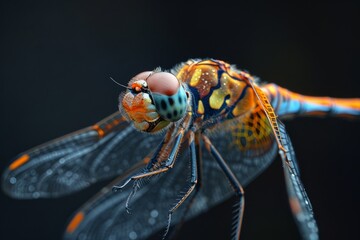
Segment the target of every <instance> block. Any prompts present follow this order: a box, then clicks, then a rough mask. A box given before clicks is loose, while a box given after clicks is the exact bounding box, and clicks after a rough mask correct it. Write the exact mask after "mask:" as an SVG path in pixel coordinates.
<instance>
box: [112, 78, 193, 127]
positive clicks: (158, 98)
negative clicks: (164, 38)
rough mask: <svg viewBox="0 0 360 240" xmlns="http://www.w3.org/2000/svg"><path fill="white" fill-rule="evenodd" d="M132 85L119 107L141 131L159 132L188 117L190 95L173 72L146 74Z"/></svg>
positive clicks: (121, 98)
mask: <svg viewBox="0 0 360 240" xmlns="http://www.w3.org/2000/svg"><path fill="white" fill-rule="evenodd" d="M128 85H129V89H128V91H127V92H126V93H125V94H122V95H120V105H119V108H120V111H121V112H123V113H124V116H125V117H126V118H127V119H128V120H129V121H132V122H133V123H134V126H135V128H137V129H138V130H140V131H144V132H157V131H159V130H161V129H164V128H165V127H166V126H168V125H169V124H170V122H175V121H178V120H180V119H181V118H183V117H184V116H185V113H186V110H187V106H188V104H187V103H188V98H189V96H190V95H189V94H187V93H186V92H185V89H184V86H183V85H182V84H181V83H180V81H179V80H178V79H177V78H176V77H175V76H174V75H172V74H171V73H167V72H160V71H154V72H152V71H146V72H142V73H140V74H138V75H136V76H135V77H134V78H133V79H132V80H130V82H129V84H128Z"/></svg>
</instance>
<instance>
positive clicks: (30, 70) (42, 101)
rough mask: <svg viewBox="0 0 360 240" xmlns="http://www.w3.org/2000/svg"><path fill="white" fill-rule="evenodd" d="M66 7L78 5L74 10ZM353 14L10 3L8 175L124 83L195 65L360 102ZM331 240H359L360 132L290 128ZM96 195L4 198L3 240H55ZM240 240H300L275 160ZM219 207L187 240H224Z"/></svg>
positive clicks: (269, 7) (318, 123)
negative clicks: (220, 63)
mask: <svg viewBox="0 0 360 240" xmlns="http://www.w3.org/2000/svg"><path fill="white" fill-rule="evenodd" d="M69 2H71V1H69ZM355 2H356V1H352V2H351V1H345V2H342V3H340V2H338V3H313V2H312V1H293V2H290V3H277V2H273V1H264V2H259V1H247V2H244V1H241V2H240V1H236V2H228V1H218V2H213V3H212V2H195V1H193V2H184V1H177V2H176V3H175V1H163V2H160V1H156V2H155V1H120V0H118V1H101V3H100V1H99V3H94V2H90V1H76V2H75V3H74V2H71V3H66V2H65V1H23V2H20V1H7V2H4V1H2V2H1V5H0V51H1V52H0V81H1V82H0V83H1V88H0V109H1V118H0V121H1V124H0V129H1V134H0V139H1V145H0V169H4V168H5V167H6V166H7V164H8V163H9V161H10V160H11V159H12V157H14V156H15V155H16V154H18V153H19V152H22V151H24V150H26V149H28V148H30V147H33V146H35V145H38V144H40V143H43V142H45V141H47V140H50V139H52V138H55V137H58V136H61V135H64V134H65V133H68V132H71V131H74V130H77V129H80V128H83V127H85V126H88V125H91V124H93V123H95V122H97V121H98V120H100V119H102V118H103V117H105V116H107V115H109V114H111V113H112V112H114V111H116V109H117V104H118V103H117V98H118V94H119V91H120V89H119V87H118V86H116V85H115V84H114V83H113V82H111V81H110V80H109V76H112V77H113V78H115V79H116V80H118V81H119V82H121V83H124V84H125V83H126V82H127V81H128V80H129V79H130V77H132V76H133V75H135V74H136V73H138V72H140V71H143V70H152V69H154V68H155V67H157V66H162V67H163V68H166V69H168V68H171V67H172V66H174V65H175V64H177V63H179V62H181V61H185V60H187V59H188V58H192V57H197V58H199V57H201V58H204V57H212V58H217V59H222V60H225V61H228V62H230V63H234V64H237V66H238V67H240V68H242V69H247V70H249V71H250V72H251V73H253V74H255V75H257V76H259V77H261V78H262V79H263V80H265V81H268V82H275V83H277V84H278V85H280V86H283V87H286V88H289V89H291V90H293V91H297V92H301V93H303V94H307V95H330V96H334V97H360V91H359V89H360V88H359V87H360V83H359V82H360V78H359V71H358V68H359V67H358V66H359V64H358V62H356V61H357V60H358V58H359V51H358V44H359V39H358V38H357V37H356V34H357V33H358V31H359V29H360V25H359V24H358V22H359V12H360V11H359V6H358V4H356V3H355ZM286 125H287V129H288V131H289V133H290V135H291V137H292V141H293V144H294V146H295V150H296V153H297V157H298V159H299V164H300V167H301V172H302V180H303V182H304V184H305V186H306V189H307V192H308V194H309V196H310V199H311V200H312V204H313V207H314V211H315V215H316V218H317V220H318V224H319V228H320V234H321V237H322V239H354V238H358V237H359V235H358V227H359V218H358V216H359V202H360V197H359V194H358V191H359V182H360V181H359V174H358V171H359V160H360V153H359V143H360V141H359V134H360V124H359V122H356V121H347V120H339V119H309V118H299V119H296V120H292V121H287V122H286ZM100 186H101V184H99V185H98V186H95V187H93V188H91V189H89V190H85V191H83V192H80V193H78V194H75V195H72V196H69V197H64V198H61V199H54V200H37V201H20V200H13V199H10V198H9V197H7V196H5V195H4V194H3V193H1V194H0V199H1V200H0V239H2V240H7V239H60V237H61V235H62V232H63V230H64V228H65V224H66V222H67V220H68V218H69V217H70V216H71V214H72V213H73V212H74V211H75V210H76V209H77V208H78V207H80V206H81V204H82V203H84V202H85V201H86V200H87V199H88V198H90V197H91V196H92V195H93V194H95V193H96V192H97V191H98V190H99V187H100ZM245 191H246V195H245V196H246V209H245V217H244V225H243V230H242V237H243V238H242V239H299V234H298V232H297V229H296V227H295V224H294V221H293V219H292V216H291V214H290V209H289V205H288V202H287V197H286V192H285V186H284V180H283V173H282V166H281V164H280V161H279V159H277V160H276V161H275V163H274V164H272V166H271V167H270V168H269V169H268V170H267V171H266V172H265V173H264V174H262V175H261V176H260V177H259V178H258V179H256V180H255V181H254V182H253V183H252V184H250V185H249V186H248V187H246V188H245ZM230 215H231V206H230V204H229V203H224V204H223V205H221V206H220V207H217V208H215V209H213V210H212V211H210V212H209V213H208V214H205V215H204V216H202V217H199V218H197V219H195V220H193V221H191V222H190V223H189V224H187V225H186V226H185V229H184V231H183V232H182V233H181V236H180V239H198V238H200V237H201V238H203V239H229V236H230V235H229V234H230V225H231V220H230V218H231V216H230Z"/></svg>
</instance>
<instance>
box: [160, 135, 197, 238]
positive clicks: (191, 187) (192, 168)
mask: <svg viewBox="0 0 360 240" xmlns="http://www.w3.org/2000/svg"><path fill="white" fill-rule="evenodd" d="M189 151H190V171H191V177H190V182H189V184H188V185H187V186H186V189H185V191H184V193H182V195H181V196H180V199H179V200H178V201H177V202H176V203H175V204H174V206H173V207H172V208H171V209H170V210H169V215H168V224H167V227H166V230H165V233H164V236H163V239H165V237H166V235H167V233H168V232H169V229H170V224H171V217H172V214H173V213H174V212H175V211H176V209H178V208H179V207H180V206H181V205H182V204H183V203H184V201H185V200H186V199H187V198H188V197H189V196H190V194H191V193H192V191H193V190H194V188H195V186H196V184H197V182H198V170H197V168H198V166H197V160H196V159H197V158H196V157H197V156H196V147H195V142H194V132H193V131H189Z"/></svg>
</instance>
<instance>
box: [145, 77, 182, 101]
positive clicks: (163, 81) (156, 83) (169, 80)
mask: <svg viewBox="0 0 360 240" xmlns="http://www.w3.org/2000/svg"><path fill="white" fill-rule="evenodd" d="M146 82H147V84H148V86H149V89H150V91H151V92H153V93H158V94H162V95H166V96H172V95H174V94H176V93H177V91H178V90H179V88H180V83H179V80H178V79H177V78H176V77H175V76H174V75H172V74H171V73H167V72H155V73H153V74H151V75H150V76H149V77H148V78H147V79H146Z"/></svg>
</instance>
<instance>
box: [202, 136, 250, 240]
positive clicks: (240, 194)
mask: <svg viewBox="0 0 360 240" xmlns="http://www.w3.org/2000/svg"><path fill="white" fill-rule="evenodd" d="M202 137H203V140H204V143H205V147H206V149H207V150H208V151H209V153H210V154H211V155H212V156H213V158H215V160H216V161H217V162H218V164H219V166H220V168H221V169H222V171H223V172H224V173H225V176H226V177H227V179H228V180H229V182H230V185H231V187H232V188H233V190H234V192H235V195H236V197H237V200H238V203H236V205H235V206H234V207H235V211H234V212H235V218H234V219H235V222H234V223H233V228H234V229H233V234H232V239H240V230H241V225H242V217H243V212H244V190H243V188H242V186H241V184H240V182H239V181H238V180H237V178H236V176H235V174H234V173H233V172H232V171H231V169H230V167H229V166H228V164H227V163H226V162H225V160H224V159H223V158H222V157H221V155H220V153H219V152H218V151H217V149H216V148H215V147H214V145H213V144H212V143H211V141H210V139H209V138H208V137H207V136H205V135H204V134H203V135H202Z"/></svg>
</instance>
